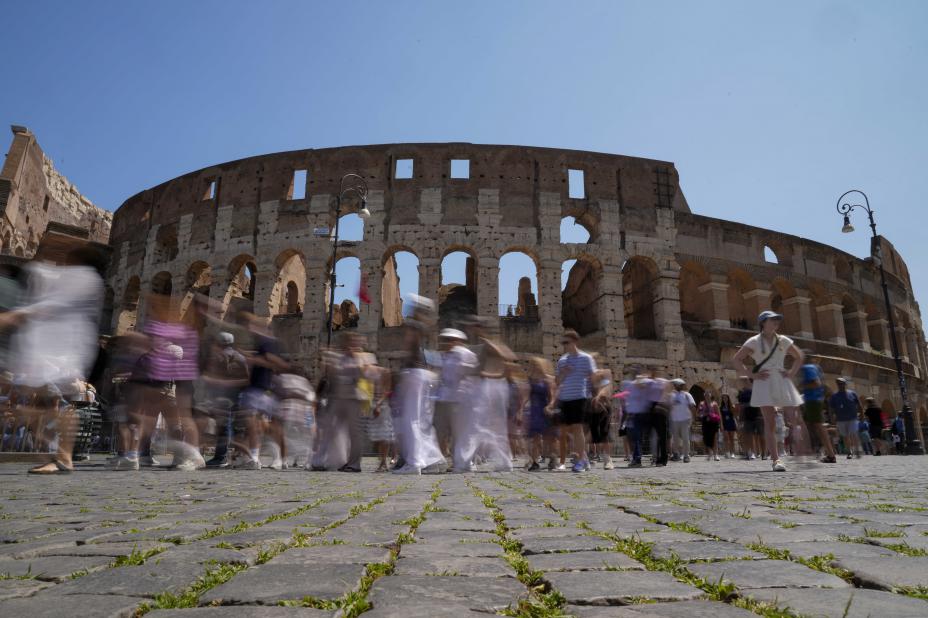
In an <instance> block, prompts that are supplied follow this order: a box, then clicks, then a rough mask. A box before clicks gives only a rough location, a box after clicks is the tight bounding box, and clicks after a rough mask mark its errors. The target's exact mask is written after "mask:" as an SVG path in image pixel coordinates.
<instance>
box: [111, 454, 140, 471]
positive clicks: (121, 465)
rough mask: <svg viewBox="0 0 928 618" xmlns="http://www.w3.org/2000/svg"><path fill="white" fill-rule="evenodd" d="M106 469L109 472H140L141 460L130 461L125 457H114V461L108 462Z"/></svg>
mask: <svg viewBox="0 0 928 618" xmlns="http://www.w3.org/2000/svg"><path fill="white" fill-rule="evenodd" d="M106 467H107V469H109V470H138V469H139V460H138V459H130V458H128V457H125V456H119V457H114V458H113V459H112V460H110V461H108V462H106Z"/></svg>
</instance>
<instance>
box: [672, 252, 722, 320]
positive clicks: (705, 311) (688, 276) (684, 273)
mask: <svg viewBox="0 0 928 618" xmlns="http://www.w3.org/2000/svg"><path fill="white" fill-rule="evenodd" d="M707 283H709V273H708V272H706V269H705V268H704V267H703V266H702V265H701V264H697V263H696V262H685V263H684V264H683V265H682V266H681V267H680V282H679V289H680V319H681V320H683V321H684V322H709V321H710V320H713V319H715V316H714V315H713V311H714V306H713V300H712V292H710V291H708V290H707V291H700V288H701V287H702V286H704V285H705V284H707Z"/></svg>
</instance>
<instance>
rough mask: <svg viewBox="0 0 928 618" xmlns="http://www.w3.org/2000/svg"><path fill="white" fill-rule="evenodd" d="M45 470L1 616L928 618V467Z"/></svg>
mask: <svg viewBox="0 0 928 618" xmlns="http://www.w3.org/2000/svg"><path fill="white" fill-rule="evenodd" d="M365 467H367V468H370V469H372V468H373V466H372V465H371V462H365ZM25 470H26V466H24V465H14V464H4V465H0V483H2V485H0V487H2V490H0V491H2V497H3V501H2V510H0V537H2V538H0V540H2V542H3V544H2V545H0V574H4V575H3V576H2V578H0V599H2V600H0V616H31V617H40V616H61V615H86V616H132V615H138V614H141V613H144V612H149V614H148V615H149V616H152V617H157V618H167V617H172V618H174V617H179V618H185V617H189V618H196V617H199V616H232V617H239V616H262V617H278V616H281V617H284V616H333V615H347V616H355V615H358V614H361V613H364V615H365V616H366V617H368V616H369V617H372V618H373V617H384V616H397V617H403V618H416V617H424V616H468V615H473V616H478V615H486V614H487V613H502V614H505V615H519V616H532V617H544V616H557V615H574V616H579V617H582V618H585V617H601V616H602V617H606V616H625V617H629V618H632V617H634V618H644V617H648V616H662V617H667V618H670V617H684V616H685V617H687V618H698V617H700V616H712V617H722V618H726V617H729V616H731V617H735V616H750V615H757V614H761V615H765V616H786V615H808V616H838V617H840V616H849V617H856V616H894V617H897V616H928V600H926V599H928V495H926V488H928V458H924V457H883V458H879V459H877V458H873V457H870V458H866V459H863V460H860V461H844V460H842V461H841V462H839V463H838V464H837V465H831V466H823V465H813V464H809V465H797V464H794V465H792V466H791V470H790V472H787V473H783V474H775V473H773V472H769V468H768V466H767V462H760V461H758V462H745V461H721V462H717V463H716V462H706V461H698V462H696V461H694V462H693V463H691V464H688V465H685V464H671V466H669V467H667V468H642V469H621V468H620V469H617V470H615V471H609V472H606V471H603V470H601V469H600V470H596V471H594V472H590V473H585V474H571V473H559V472H550V473H549V472H540V473H525V472H514V473H511V474H479V473H478V474H468V475H426V476H421V477H410V476H394V475H389V474H374V473H364V474H353V475H352V474H346V473H328V474H326V473H310V472H304V471H302V470H290V471H284V472H273V471H263V470H262V471H254V472H245V471H227V470H224V471H209V472H207V471H204V472H198V473H182V472H172V471H168V470H161V469H153V470H143V471H141V472H138V473H126V472H122V473H120V472H107V471H104V470H103V469H102V467H101V466H100V465H87V466H82V467H81V468H80V470H79V471H78V472H77V473H75V474H73V475H70V476H62V477H52V478H33V477H29V476H27V475H26V474H25Z"/></svg>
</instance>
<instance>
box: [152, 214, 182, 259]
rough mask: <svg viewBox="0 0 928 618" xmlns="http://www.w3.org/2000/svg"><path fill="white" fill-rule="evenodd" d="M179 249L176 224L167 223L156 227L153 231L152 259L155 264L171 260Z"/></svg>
mask: <svg viewBox="0 0 928 618" xmlns="http://www.w3.org/2000/svg"><path fill="white" fill-rule="evenodd" d="M178 251H179V247H178V239H177V224H168V225H162V226H159V227H158V231H157V232H156V233H155V246H154V256H153V257H154V261H155V263H156V264H166V263H168V262H173V261H174V259H175V258H176V257H177V253H178Z"/></svg>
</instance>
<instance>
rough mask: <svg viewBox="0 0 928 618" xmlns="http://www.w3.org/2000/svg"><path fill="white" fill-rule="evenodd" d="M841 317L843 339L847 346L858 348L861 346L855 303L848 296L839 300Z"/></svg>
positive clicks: (861, 336) (861, 338) (861, 337)
mask: <svg viewBox="0 0 928 618" xmlns="http://www.w3.org/2000/svg"><path fill="white" fill-rule="evenodd" d="M841 317H842V319H843V320H844V338H845V340H846V341H847V345H849V346H851V347H854V348H859V347H862V345H863V334H862V333H861V330H860V319H859V318H858V317H857V303H856V302H854V299H853V298H851V297H850V296H849V295H847V294H845V295H844V296H843V297H842V298H841Z"/></svg>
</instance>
